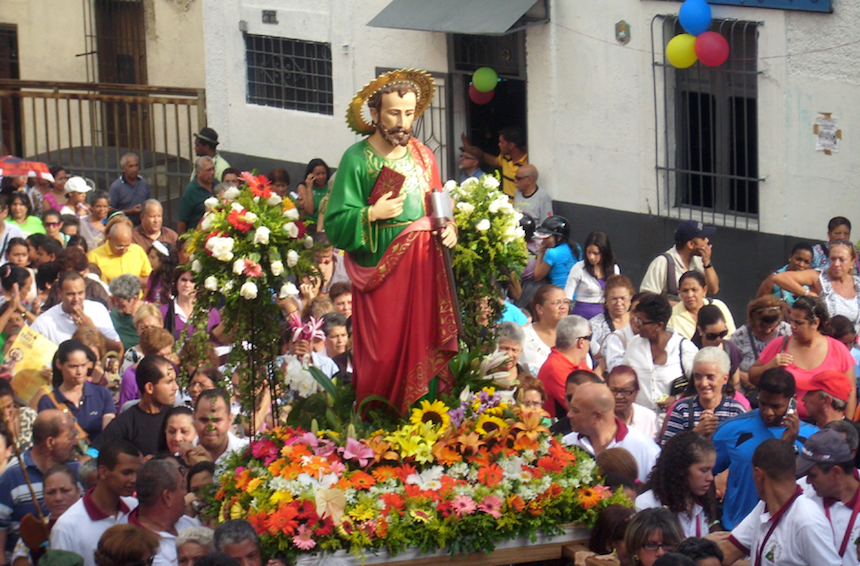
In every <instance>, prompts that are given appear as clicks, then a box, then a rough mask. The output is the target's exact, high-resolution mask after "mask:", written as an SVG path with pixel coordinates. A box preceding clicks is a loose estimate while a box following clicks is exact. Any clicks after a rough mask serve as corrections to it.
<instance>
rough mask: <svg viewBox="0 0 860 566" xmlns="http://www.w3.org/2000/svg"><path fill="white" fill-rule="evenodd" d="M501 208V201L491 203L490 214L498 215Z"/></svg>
mask: <svg viewBox="0 0 860 566" xmlns="http://www.w3.org/2000/svg"><path fill="white" fill-rule="evenodd" d="M499 206H501V205H500V204H499V201H497V200H494V201H493V202H491V203H490V212H491V213H493V214H495V213H497V212H498V211H499Z"/></svg>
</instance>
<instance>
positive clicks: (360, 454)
mask: <svg viewBox="0 0 860 566" xmlns="http://www.w3.org/2000/svg"><path fill="white" fill-rule="evenodd" d="M338 452H340V453H341V454H342V455H343V458H344V459H345V460H356V461H358V465H359V466H361V467H362V468H363V467H365V466H366V465H367V462H368V461H369V460H371V459H372V458H373V449H372V448H368V447H367V446H365V445H364V444H362V443H361V442H360V441H358V440H356V439H354V438H347V439H346V446H344V447H343V448H341V449H340V450H338Z"/></svg>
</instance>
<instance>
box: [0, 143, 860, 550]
mask: <svg viewBox="0 0 860 566" xmlns="http://www.w3.org/2000/svg"><path fill="white" fill-rule="evenodd" d="M217 145H218V135H217V133H216V132H215V131H214V130H212V129H211V128H204V129H202V130H201V131H200V133H198V134H196V140H195V149H196V151H197V154H198V156H199V157H198V159H197V162H196V165H195V172H194V174H193V176H192V179H191V180H190V182H189V184H188V186H187V188H186V189H185V191H184V193H183V195H182V199H181V202H180V206H179V211H178V225H177V227H176V228H177V230H175V231H174V230H173V229H171V228H169V227H167V226H164V223H163V209H162V205H161V203H160V202H159V201H157V200H155V199H152V198H151V195H150V194H149V189H148V185H147V183H146V180H145V179H143V178H142V177H140V175H139V170H140V160H139V158H138V156H137V155H135V154H133V153H129V154H127V155H125V156H123V158H122V160H121V162H120V165H121V169H122V174H121V175H120V176H119V178H118V179H117V180H116V181H115V182H114V183H113V184H112V185H111V187H110V190H109V191H100V190H96V189H95V188H94V187H93V186H92V185H91V183H90V182H88V181H86V180H85V179H83V178H81V177H79V176H74V175H72V176H69V175H68V174H67V171H66V170H65V169H63V168H62V167H54V168H52V173H53V175H54V179H55V181H54V182H53V183H44V182H41V180H37V182H35V183H33V184H32V186H28V185H27V182H26V179H23V180H21V179H12V180H11V181H4V183H3V185H4V189H3V192H2V194H0V220H4V222H0V244H2V250H3V255H2V258H0V345H2V356H3V357H2V366H0V376H2V377H4V378H5V379H0V407H2V408H3V415H4V418H3V421H2V424H0V469H2V474H0V543H3V544H4V546H5V551H6V552H5V553H3V554H2V555H0V566H2V565H3V564H6V563H9V562H11V563H14V564H15V565H16V566H25V565H26V564H36V560H37V559H38V557H39V555H40V552H42V551H43V549H41V548H40V547H38V546H37V547H36V548H32V547H29V548H28V547H27V545H26V544H25V543H24V541H25V539H26V538H27V537H25V536H22V535H23V533H24V531H25V528H26V523H27V521H26V520H25V516H27V515H32V516H39V515H40V514H42V513H44V514H45V515H46V517H47V518H48V523H47V524H48V525H49V527H50V532H49V533H45V537H47V538H49V539H50V548H51V551H52V552H54V551H68V552H72V553H75V554H77V555H79V557H80V558H81V559H82V563H83V564H86V565H87V566H91V565H96V564H97V565H99V566H109V565H119V564H130V563H135V564H144V563H148V564H156V563H157V564H158V565H159V566H161V565H174V566H175V565H176V564H181V565H183V566H185V565H188V566H190V565H192V564H195V563H197V564H210V563H211V564H232V562H230V560H236V561H238V563H240V564H243V565H250V564H260V563H261V560H262V554H261V549H260V546H259V540H258V539H257V536H256V534H255V533H254V530H253V528H251V526H250V525H249V524H247V523H246V522H244V521H242V520H234V521H228V522H226V523H224V524H221V525H219V526H217V528H216V529H215V530H214V532H213V530H212V529H211V528H210V527H214V526H215V525H209V524H208V523H207V521H206V520H205V518H204V516H203V514H201V513H200V510H201V505H203V504H204V498H202V497H201V494H202V493H205V491H206V490H207V485H210V484H211V483H212V482H213V480H214V477H215V473H216V468H217V467H218V466H220V465H222V464H223V463H224V461H225V459H226V458H227V457H228V456H229V455H230V454H232V453H234V452H235V451H237V450H240V449H242V448H243V447H244V446H245V445H246V444H247V443H248V440H249V438H250V437H252V436H253V435H254V434H255V433H256V432H257V431H258V430H261V429H262V428H265V427H274V426H277V425H279V424H282V423H281V422H280V421H279V418H281V417H280V416H279V415H274V414H272V412H271V410H270V408H271V405H272V404H271V402H270V401H271V400H267V399H261V400H257V402H256V410H255V415H254V418H253V419H245V420H242V419H237V418H236V417H237V415H238V413H239V412H240V411H239V401H240V399H239V394H238V391H237V389H238V388H237V387H236V385H237V383H236V380H237V379H238V373H237V372H235V371H234V369H235V368H232V367H231V366H229V365H228V364H226V359H227V356H228V354H229V352H230V350H231V348H232V345H233V343H234V340H235V338H234V336H232V334H231V329H230V328H226V327H225V325H224V324H223V323H222V321H221V318H220V315H219V313H218V311H217V310H212V311H211V312H210V313H209V320H208V324H207V330H208V332H209V337H210V339H209V345H208V348H207V349H206V351H205V352H204V353H203V354H201V353H200V352H199V350H198V349H194V350H192V349H191V348H186V345H185V344H184V343H183V340H184V336H183V330H184V329H185V328H186V326H187V324H188V320H189V317H190V316H191V314H192V311H193V309H194V305H195V283H194V276H193V274H192V273H191V272H190V271H188V270H187V269H186V268H185V267H184V266H185V265H186V263H187V260H188V257H187V254H186V253H185V251H184V240H183V239H182V238H180V236H181V235H182V234H183V233H184V232H186V231H188V230H191V229H194V228H195V227H196V226H197V225H198V223H199V222H200V220H201V217H202V216H203V213H204V211H205V205H204V204H203V203H204V201H205V200H206V199H208V198H210V197H212V196H216V197H217V198H219V199H222V200H225V201H226V200H228V199H229V198H230V197H229V195H230V190H231V189H232V188H234V187H237V186H238V185H239V184H240V182H241V180H240V175H241V173H240V171H238V170H237V169H234V168H231V167H230V166H229V164H228V163H227V161H226V160H225V159H224V158H223V157H222V156H221V155H220V154H219V153H218V152H217ZM499 148H500V151H501V153H500V155H499V156H498V157H496V156H492V155H489V154H488V153H484V152H482V151H481V150H480V149H478V148H476V147H474V146H472V145H470V144H469V143H468V140H467V139H465V137H464V147H463V152H462V155H461V158H460V168H461V170H462V177H463V178H464V179H465V178H468V177H470V176H475V175H479V174H480V172H481V169H480V165H481V164H484V165H485V166H492V167H498V168H500V169H501V171H502V174H503V182H502V189H503V190H504V191H505V192H506V193H507V194H508V195H509V196H510V197H511V201H512V204H514V206H515V207H516V208H517V209H518V210H519V211H520V212H521V213H523V214H522V220H521V225H522V227H523V229H524V232H525V237H526V243H527V247H528V249H529V263H528V265H527V266H526V269H525V271H524V272H523V273H522V274H521V275H520V276H519V277H518V278H516V280H514V281H512V282H511V283H510V285H509V286H508V287H507V288H506V289H505V293H506V294H505V297H504V301H505V303H506V304H505V309H504V310H503V312H504V314H503V316H502V319H501V320H500V321H498V322H499V324H498V328H497V331H496V333H495V335H494V336H493V337H488V340H490V341H493V342H495V348H496V350H497V351H498V352H502V353H504V354H505V355H506V356H507V357H506V358H505V362H504V364H503V366H502V367H501V368H499V371H501V372H505V373H507V374H508V376H509V378H510V381H512V382H513V381H514V380H516V381H517V382H518V385H517V390H516V394H517V399H518V401H519V402H520V403H521V405H522V406H523V408H524V409H527V410H536V409H541V410H543V411H545V412H546V414H547V419H548V422H547V424H548V425H550V426H551V431H552V432H553V433H554V434H557V435H560V437H561V438H562V441H563V443H564V444H566V445H568V446H576V447H579V448H581V449H583V450H585V451H586V452H587V453H588V454H590V455H592V456H593V457H594V458H595V459H596V462H597V466H598V468H599V470H600V472H601V474H602V475H603V477H604V478H605V481H606V483H607V485H609V486H611V487H612V488H613V489H623V490H625V492H626V493H628V495H629V496H630V498H631V500H633V501H635V510H634V509H630V508H624V507H610V508H608V509H606V510H605V511H603V512H601V514H600V516H599V518H598V522H597V525H596V526H595V528H594V530H593V533H592V538H591V541H590V543H589V548H590V550H591V551H592V552H593V553H594V554H596V555H598V557H599V558H600V557H602V558H606V556H605V555H609V554H611V555H612V557H611V560H615V561H617V562H619V563H620V564H622V565H624V566H627V565H636V566H639V565H641V566H651V565H652V564H655V563H658V564H688V563H689V562H684V560H688V561H689V560H693V563H695V564H708V565H712V564H716V563H724V564H731V563H734V561H735V560H738V559H740V558H743V557H744V556H748V557H750V560H751V561H754V562H755V564H756V565H757V566H758V565H761V564H813V563H815V564H837V563H840V562H841V563H844V564H857V563H858V556H857V555H858V552H857V547H856V541H857V540H858V534H860V525H857V526H856V527H855V519H856V515H857V510H858V509H860V491H858V488H860V481H858V479H857V478H858V475H857V470H856V469H855V466H856V465H857V463H860V456H858V454H857V446H858V430H860V425H858V424H857V423H856V422H855V418H856V416H857V384H856V379H855V375H856V372H855V368H857V367H858V363H860V350H858V348H857V347H856V346H855V344H856V337H857V334H858V330H860V278H858V275H857V272H858V262H857V249H856V247H855V246H854V245H853V244H852V243H851V241H850V222H849V221H848V220H847V219H845V218H842V217H837V218H834V219H833V220H831V222H830V225H829V227H828V228H829V229H828V240H827V242H824V243H821V244H816V245H811V244H807V243H799V244H797V245H796V246H795V248H794V249H793V251H792V253H791V256H790V258H789V261H788V263H787V265H786V266H785V267H783V268H781V269H775V270H774V272H773V274H772V275H770V276H769V277H768V278H767V279H766V280H765V281H763V282H762V284H761V286H760V287H759V289H758V293H757V296H756V297H755V298H753V300H752V301H751V302H750V303H749V306H748V308H747V312H746V313H737V312H736V313H732V312H731V310H730V309H729V307H728V306H727V305H726V304H725V303H723V302H722V301H720V300H719V299H717V298H715V297H714V296H713V295H715V294H718V293H719V290H720V279H719V276H718V272H717V266H715V265H714V262H713V259H712V255H711V251H712V247H711V243H710V238H711V237H712V236H713V230H712V229H711V228H710V227H707V226H704V225H703V224H702V223H700V222H696V221H686V222H682V223H680V224H679V226H678V227H677V230H676V231H675V241H674V243H673V245H672V247H670V248H669V249H668V250H667V251H666V252H665V253H663V254H660V255H659V256H657V257H655V258H654V259H653V261H652V262H651V263H650V265H649V267H648V270H647V273H646V274H645V276H644V278H643V280H642V281H641V282H640V285H639V288H638V290H637V288H636V287H635V286H634V284H633V282H632V281H631V280H630V279H629V278H628V277H627V276H626V275H624V274H623V269H622V268H623V261H617V259H618V258H616V257H615V255H614V253H613V251H612V246H611V243H610V238H609V236H608V235H607V234H606V233H605V232H600V231H595V232H592V233H590V234H588V236H587V238H586V239H585V240H584V242H583V245H580V244H578V243H576V242H574V241H573V240H572V239H571V225H570V222H569V221H568V220H567V219H565V218H563V217H560V216H557V215H554V214H553V210H552V201H551V199H550V198H549V196H548V195H547V193H546V190H545V189H541V188H540V187H539V186H538V184H537V181H538V171H537V168H536V167H535V166H534V165H529V164H528V156H527V153H526V152H525V143H524V137H523V135H522V132H520V131H518V130H516V129H509V130H505V131H503V132H502V133H501V135H500V137H499ZM332 177H333V174H332V172H331V171H330V169H329V167H328V166H327V164H326V163H325V162H324V161H322V160H320V159H314V160H312V161H311V162H310V163H309V164H308V166H307V170H306V174H305V177H304V178H303V179H302V180H301V183H299V184H298V185H296V186H295V187H294V189H295V190H294V191H291V179H290V175H289V172H288V171H287V170H286V169H283V168H278V169H275V170H273V171H271V172H270V173H269V175H268V178H269V179H270V180H271V182H272V189H273V191H275V192H276V193H277V194H279V195H280V196H282V197H283V198H292V199H293V200H294V201H295V203H296V208H297V209H298V210H299V211H300V214H301V219H302V221H303V222H305V224H306V225H307V226H308V229H309V232H310V233H312V234H313V241H314V259H315V262H316V265H317V267H318V270H319V274H320V275H319V277H313V278H305V279H303V280H301V281H297V282H296V284H297V287H298V288H299V290H300V294H299V296H298V297H297V298H287V299H284V300H282V301H281V303H280V306H281V308H282V310H283V320H284V325H283V331H282V341H281V354H282V356H283V358H282V359H281V362H284V363H286V362H287V357H286V356H288V355H296V356H305V357H307V359H308V360H309V361H310V362H311V363H313V364H314V365H315V366H317V367H319V368H320V369H321V370H322V371H323V372H324V373H326V374H327V375H329V376H330V377H337V378H339V379H342V380H350V379H351V378H352V370H353V366H352V361H353V358H352V320H351V317H352V297H353V291H352V283H351V282H350V277H349V275H348V273H347V269H346V267H345V262H344V257H343V255H342V254H341V252H340V251H339V250H336V249H334V247H333V246H332V244H331V243H330V242H329V240H328V238H327V237H326V233H325V229H324V228H325V213H326V207H327V203H328V197H329V194H330V190H331V186H332ZM775 267H776V266H775ZM744 314H745V316H744ZM295 316H298V317H299V318H301V319H307V318H308V317H311V316H313V317H316V318H317V319H320V320H322V326H321V329H322V334H323V335H324V337H320V338H318V339H314V340H312V341H306V340H292V332H293V331H292V329H291V326H290V324H289V323H288V321H289V320H290V318H291V317H295ZM736 320H737V321H738V323H740V322H741V321H743V324H740V325H738V324H736ZM26 327H29V329H31V330H33V331H36V332H38V333H39V334H41V335H42V336H43V337H44V338H46V339H47V340H49V341H50V342H52V343H53V344H55V345H56V346H57V350H56V354H55V355H54V357H53V360H52V363H51V366H50V368H45V370H44V371H43V372H42V376H43V377H44V379H46V380H47V381H48V382H49V385H47V386H44V387H41V388H39V390H38V392H36V394H35V395H34V396H33V397H32V398H31V399H27V400H26V401H24V400H23V399H21V398H20V397H19V392H18V391H16V390H15V389H13V387H12V385H11V383H10V380H11V378H12V377H13V376H15V375H16V372H15V365H16V363H18V362H20V358H19V357H18V356H16V355H14V354H13V345H14V343H15V341H16V338H17V337H18V335H19V334H20V333H21V332H22V329H24V328H26ZM356 379H361V377H360V376H357V377H356ZM180 383H185V384H187V386H186V387H182V386H180ZM249 420H250V423H253V424H249V422H248V421H249ZM252 427H253V428H252ZM801 476H804V479H802V480H800V482H799V483H798V482H797V477H801ZM685 556H686V558H685ZM670 560H674V561H670Z"/></svg>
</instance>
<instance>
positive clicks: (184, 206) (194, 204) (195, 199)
mask: <svg viewBox="0 0 860 566" xmlns="http://www.w3.org/2000/svg"><path fill="white" fill-rule="evenodd" d="M194 170H195V171H196V175H195V176H194V179H192V180H191V182H190V183H188V186H187V187H185V191H183V192H182V198H181V199H180V200H179V222H177V225H176V227H177V232H178V233H179V234H184V233H185V232H187V231H188V230H192V229H194V228H197V224H198V223H199V222H200V219H201V218H203V214H204V213H205V212H206V205H205V204H203V203H204V202H206V199H208V198H209V197H211V196H212V188H213V187H214V185H215V163H214V162H213V161H212V158H211V157H209V156H207V155H204V156H202V157H199V158H198V159H197V163H196V164H195V166H194Z"/></svg>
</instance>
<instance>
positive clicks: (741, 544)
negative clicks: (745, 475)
mask: <svg viewBox="0 0 860 566" xmlns="http://www.w3.org/2000/svg"><path fill="white" fill-rule="evenodd" d="M752 466H753V480H754V481H755V488H756V491H757V492H758V495H759V497H760V498H761V501H759V502H758V504H757V505H756V506H755V507H754V508H753V510H752V511H751V512H750V513H749V515H747V516H746V518H745V519H744V520H743V521H741V523H740V524H739V525H737V526H736V527H735V528H734V529H733V530H732V532H731V534H730V535H729V536H728V537H726V536H725V535H724V534H723V533H719V534H715V535H710V536H709V538H712V537H713V538H716V539H717V540H719V541H720V550H722V551H723V555H724V556H725V559H724V560H723V564H734V563H735V562H736V561H737V560H739V559H740V558H742V557H744V556H749V557H750V563H751V564H755V565H756V566H775V565H777V564H778V565H779V566H813V565H814V566H819V565H824V564H827V565H828V566H832V565H836V564H841V563H842V560H841V559H840V558H839V556H838V554H837V553H836V548H835V545H834V542H833V531H832V530H831V528H830V524H829V522H828V521H827V517H826V516H825V514H824V512H823V511H822V510H821V507H820V506H818V505H817V504H816V503H815V502H814V501H812V500H811V499H810V498H809V497H806V496H804V495H803V490H802V489H801V488H800V486H799V485H797V482H796V481H795V467H796V464H795V455H794V445H793V444H792V443H790V442H788V441H786V440H782V439H779V438H770V439H768V440H765V441H764V442H762V443H761V444H760V445H759V446H758V448H756V449H755V452H754V453H753V457H752ZM852 542H853V541H852ZM852 552H856V551H855V550H854V549H852Z"/></svg>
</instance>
